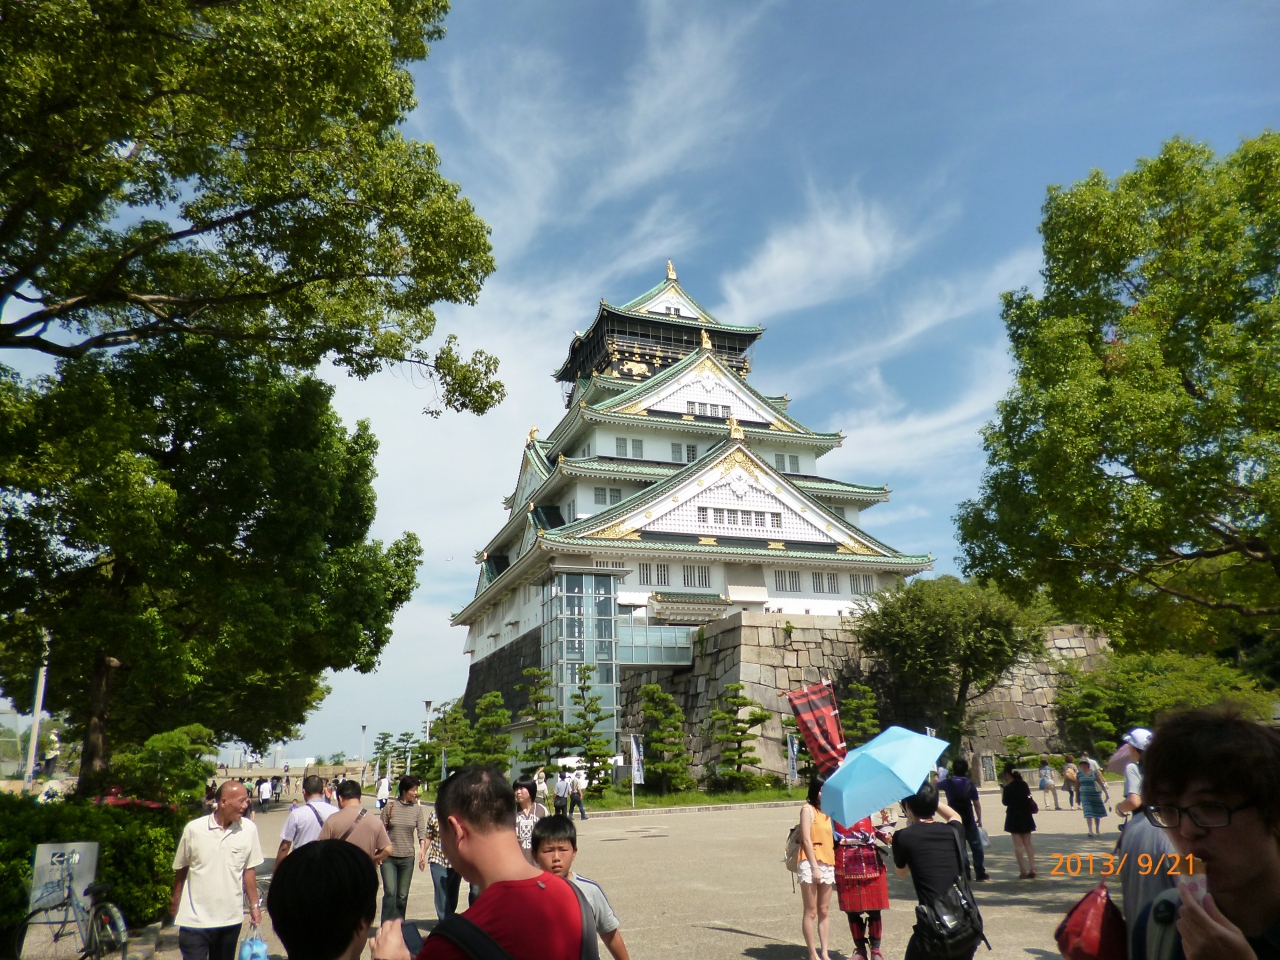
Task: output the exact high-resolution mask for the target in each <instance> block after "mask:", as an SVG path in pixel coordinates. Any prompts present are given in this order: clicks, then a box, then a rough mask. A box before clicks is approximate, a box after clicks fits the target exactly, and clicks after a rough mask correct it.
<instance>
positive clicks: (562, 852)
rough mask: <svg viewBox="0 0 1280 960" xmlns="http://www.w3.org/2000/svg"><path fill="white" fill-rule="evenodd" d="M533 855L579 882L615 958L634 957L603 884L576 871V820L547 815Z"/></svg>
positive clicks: (535, 835)
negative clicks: (602, 886) (629, 952)
mask: <svg viewBox="0 0 1280 960" xmlns="http://www.w3.org/2000/svg"><path fill="white" fill-rule="evenodd" d="M533 856H534V860H535V862H536V863H537V864H538V866H540V867H542V869H543V870H546V871H548V872H549V873H554V874H555V875H556V876H557V877H563V878H564V879H565V880H568V881H569V882H570V883H573V884H576V885H577V887H578V889H579V890H581V891H582V893H583V895H584V896H586V898H587V902H588V903H589V904H591V910H592V912H593V913H595V917H596V933H598V934H599V935H600V939H601V940H603V941H604V945H605V946H606V947H608V948H609V952H610V953H611V954H613V957H614V960H630V955H629V954H628V953H627V945H626V943H624V942H623V940H622V931H621V930H620V929H619V923H618V917H617V915H616V914H614V912H613V907H611V906H610V905H609V898H608V897H606V896H605V894H604V890H602V889H601V888H600V884H598V883H596V882H595V881H594V880H588V879H587V878H586V877H584V876H582V875H581V874H577V873H574V872H573V861H574V859H575V858H576V857H577V856H578V831H577V829H576V828H575V827H574V825H573V821H572V820H571V819H570V818H569V817H567V816H565V815H563V814H559V813H557V814H555V815H554V816H550V817H543V818H542V819H541V820H539V821H538V822H537V824H535V825H534V828H533Z"/></svg>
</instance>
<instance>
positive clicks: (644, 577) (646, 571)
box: [639, 563, 653, 584]
mask: <svg viewBox="0 0 1280 960" xmlns="http://www.w3.org/2000/svg"><path fill="white" fill-rule="evenodd" d="M639 567H640V582H641V583H642V584H651V583H653V564H651V563H642V564H640V565H639Z"/></svg>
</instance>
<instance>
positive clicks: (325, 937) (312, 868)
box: [267, 840, 378, 960]
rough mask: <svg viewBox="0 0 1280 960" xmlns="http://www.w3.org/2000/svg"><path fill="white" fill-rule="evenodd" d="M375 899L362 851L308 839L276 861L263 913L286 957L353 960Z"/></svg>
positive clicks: (372, 875) (373, 874) (373, 876)
mask: <svg viewBox="0 0 1280 960" xmlns="http://www.w3.org/2000/svg"><path fill="white" fill-rule="evenodd" d="M377 901H378V873H377V870H376V869H375V868H374V866H373V861H372V860H370V859H369V857H368V855H367V854H365V853H364V852H363V851H361V850H360V849H359V848H358V847H354V846H352V845H351V844H349V843H346V842H345V841H342V840H314V841H312V842H311V843H307V844H304V845H302V846H300V847H298V848H297V849H296V850H294V851H293V852H292V853H291V854H290V855H289V856H288V857H287V858H286V859H284V860H282V861H280V863H278V864H277V865H276V869H275V873H274V874H273V875H272V879H271V889H270V891H268V893H267V913H269V914H270V915H271V926H272V928H273V929H274V930H275V932H276V936H278V937H279V938H280V942H281V943H283V944H284V948H285V951H286V952H287V953H288V954H289V957H290V958H291V960H358V958H359V956H360V954H361V953H362V952H363V951H364V948H365V944H366V942H367V941H368V936H369V928H370V927H371V926H372V925H373V916H374V913H375V911H376V908H377Z"/></svg>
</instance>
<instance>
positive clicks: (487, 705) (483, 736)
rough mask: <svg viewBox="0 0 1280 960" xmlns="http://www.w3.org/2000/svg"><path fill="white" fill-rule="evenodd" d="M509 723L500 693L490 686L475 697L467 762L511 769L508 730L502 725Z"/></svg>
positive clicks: (507, 711)
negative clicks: (477, 698) (473, 719)
mask: <svg viewBox="0 0 1280 960" xmlns="http://www.w3.org/2000/svg"><path fill="white" fill-rule="evenodd" d="M510 723H511V711H510V710H508V709H507V708H506V707H504V706H503V705H502V694H501V693H500V692H499V691H497V690H491V691H489V692H488V693H486V694H485V695H484V696H483V697H481V698H480V699H479V700H477V701H476V723H475V728H474V730H473V731H472V733H471V748H470V749H469V750H468V751H467V763H468V764H483V765H485V766H490V767H497V768H498V769H499V770H500V771H502V774H503V775H504V776H506V774H507V773H508V772H509V770H510V769H511V759H512V753H511V734H509V733H505V732H504V731H503V727H506V726H507V725H509V724H510Z"/></svg>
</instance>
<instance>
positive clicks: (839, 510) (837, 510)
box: [831, 507, 844, 520]
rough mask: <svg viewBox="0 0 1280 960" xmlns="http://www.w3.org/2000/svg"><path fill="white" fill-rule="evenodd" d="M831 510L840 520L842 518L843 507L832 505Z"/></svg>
mask: <svg viewBox="0 0 1280 960" xmlns="http://www.w3.org/2000/svg"><path fill="white" fill-rule="evenodd" d="M831 512H832V513H834V514H835V515H836V516H837V517H839V518H840V519H841V520H843V519H844V507H832V508H831Z"/></svg>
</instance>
